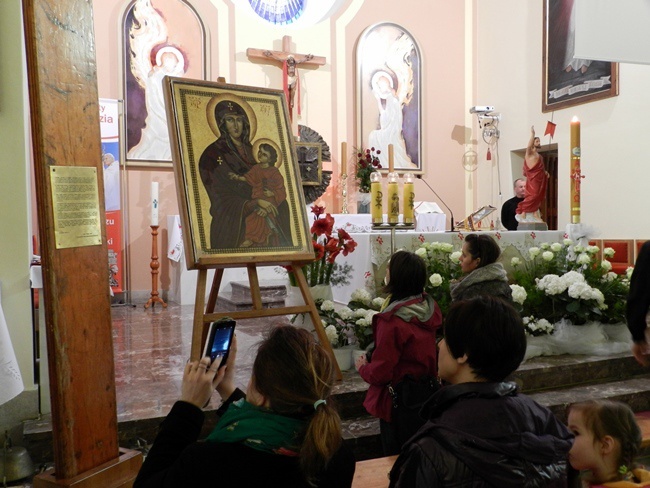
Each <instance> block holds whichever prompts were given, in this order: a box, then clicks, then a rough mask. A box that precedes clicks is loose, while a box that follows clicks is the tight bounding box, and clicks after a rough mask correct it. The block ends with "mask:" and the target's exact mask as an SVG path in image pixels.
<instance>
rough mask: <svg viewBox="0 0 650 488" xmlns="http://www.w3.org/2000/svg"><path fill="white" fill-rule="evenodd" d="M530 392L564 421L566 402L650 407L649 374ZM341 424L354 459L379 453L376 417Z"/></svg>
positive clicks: (639, 408)
mask: <svg viewBox="0 0 650 488" xmlns="http://www.w3.org/2000/svg"><path fill="white" fill-rule="evenodd" d="M530 396H531V397H532V398H533V399H534V400H535V401H536V402H538V403H540V404H541V405H544V406H546V407H548V408H549V409H550V410H551V411H552V412H553V413H554V414H555V415H556V416H557V417H558V418H559V419H560V420H561V421H562V422H566V408H567V406H568V405H569V404H571V403H574V402H579V401H584V400H589V399H609V400H617V401H622V402H625V403H627V404H628V405H630V407H631V408H632V410H634V411H635V412H643V411H647V410H649V409H650V375H645V376H643V377H638V378H632V379H627V380H621V381H614V382H608V383H598V384H592V385H580V386H575V387H569V388H564V389H560V390H548V391H544V392H537V393H530ZM342 428H343V439H344V442H345V443H346V444H347V445H348V446H350V448H351V449H353V450H354V453H355V455H356V456H357V461H362V460H365V459H373V458H377V457H381V456H383V452H382V450H381V440H380V437H379V420H377V419H376V418H374V417H371V416H369V415H367V414H366V415H362V416H357V417H351V418H346V419H344V420H343V422H342ZM642 455H650V448H648V447H645V448H644V452H643V453H642Z"/></svg>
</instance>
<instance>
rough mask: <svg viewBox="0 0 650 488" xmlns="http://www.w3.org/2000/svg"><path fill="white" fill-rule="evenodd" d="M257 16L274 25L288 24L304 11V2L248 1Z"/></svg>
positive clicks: (288, 0)
mask: <svg viewBox="0 0 650 488" xmlns="http://www.w3.org/2000/svg"><path fill="white" fill-rule="evenodd" d="M248 3H249V4H250V6H251V7H252V9H253V10H254V11H255V13H256V14H257V15H259V16H260V17H261V18H263V19H264V20H266V21H267V22H269V23H271V24H275V25H284V24H290V23H292V22H293V21H295V20H296V19H297V18H298V17H300V16H301V15H302V13H303V11H304V5H305V0H248Z"/></svg>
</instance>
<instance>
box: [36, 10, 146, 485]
mask: <svg viewBox="0 0 650 488" xmlns="http://www.w3.org/2000/svg"><path fill="white" fill-rule="evenodd" d="M23 19H24V24H25V46H26V51H27V53H26V54H27V74H28V78H29V94H30V97H29V101H30V114H31V124H32V144H33V151H34V172H35V181H36V206H37V208H38V226H39V235H40V242H41V248H42V250H41V256H42V261H43V292H44V305H45V329H46V336H47V349H48V369H49V373H50V392H51V393H50V396H51V400H52V437H53V442H54V446H53V447H54V464H55V469H54V470H48V471H46V472H45V473H42V474H39V475H38V476H36V477H35V478H34V487H36V488H43V487H55V486H56V487H62V486H68V487H72V486H74V487H83V488H95V487H105V488H113V487H122V486H127V485H128V486H131V484H132V482H133V480H134V479H135V476H136V475H137V472H138V469H139V467H140V465H141V463H142V456H141V455H140V453H138V452H137V451H131V452H125V451H120V449H119V446H118V436H117V412H116V396H115V375H114V361H113V337H112V328H111V303H110V298H109V293H108V284H107V281H106V273H107V269H108V250H107V245H106V226H105V223H104V221H105V215H104V191H103V189H104V186H103V184H101V183H100V181H101V167H102V162H101V137H100V133H99V98H98V92H97V68H96V65H95V47H94V45H95V44H94V37H93V13H92V2H89V1H88V0H24V1H23ZM51 169H53V170H54V171H56V170H64V171H65V173H71V174H75V175H77V176H78V175H80V174H81V175H84V176H85V177H86V178H87V175H88V174H89V173H90V174H93V170H94V174H95V175H99V176H95V178H96V180H95V181H94V182H93V183H90V184H87V185H84V186H86V187H90V188H92V187H93V184H94V187H95V188H96V190H94V191H96V192H97V196H98V198H97V200H98V205H97V208H96V209H91V211H96V212H97V214H98V215H99V218H98V220H99V222H98V223H97V226H98V227H99V232H98V234H100V239H98V241H99V243H94V242H93V243H92V244H89V243H88V242H86V241H84V240H83V239H71V240H70V242H66V243H65V244H66V245H62V244H61V243H60V242H59V241H57V239H56V237H57V236H56V232H57V231H60V230H61V224H60V222H58V221H57V220H56V216H55V212H54V203H55V198H54V195H53V187H54V190H56V185H54V184H53V181H55V180H56V177H53V176H51V174H52V172H51ZM85 191H86V192H87V193H90V194H92V193H93V190H92V189H91V190H85ZM78 193H80V194H81V193H82V190H78ZM89 213H90V212H89ZM92 215H94V214H92V213H91V216H92ZM89 220H92V219H89Z"/></svg>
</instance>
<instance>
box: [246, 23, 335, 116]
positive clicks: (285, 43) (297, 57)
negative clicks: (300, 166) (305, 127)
mask: <svg viewBox="0 0 650 488" xmlns="http://www.w3.org/2000/svg"><path fill="white" fill-rule="evenodd" d="M246 56H248V57H249V58H251V59H261V60H269V59H270V60H274V61H278V62H280V63H282V88H283V90H284V94H285V96H286V97H287V103H288V104H289V116H290V117H291V120H293V107H294V104H295V103H296V102H295V98H296V92H297V94H298V102H297V105H298V106H297V113H298V115H300V78H299V77H298V65H299V64H300V65H304V66H323V65H324V64H325V61H326V59H325V57H323V56H314V55H313V54H297V53H292V52H291V36H284V37H283V38H282V51H270V50H268V49H255V48H250V47H249V48H248V49H246Z"/></svg>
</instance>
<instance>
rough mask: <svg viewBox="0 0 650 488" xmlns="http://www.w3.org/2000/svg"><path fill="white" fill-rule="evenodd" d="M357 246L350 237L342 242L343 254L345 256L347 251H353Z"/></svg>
mask: <svg viewBox="0 0 650 488" xmlns="http://www.w3.org/2000/svg"><path fill="white" fill-rule="evenodd" d="M356 247H357V243H356V241H355V240H354V239H350V240H349V241H346V242H345V244H343V255H344V256H347V255H348V254H349V253H351V252H354V250H355V249H356Z"/></svg>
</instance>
